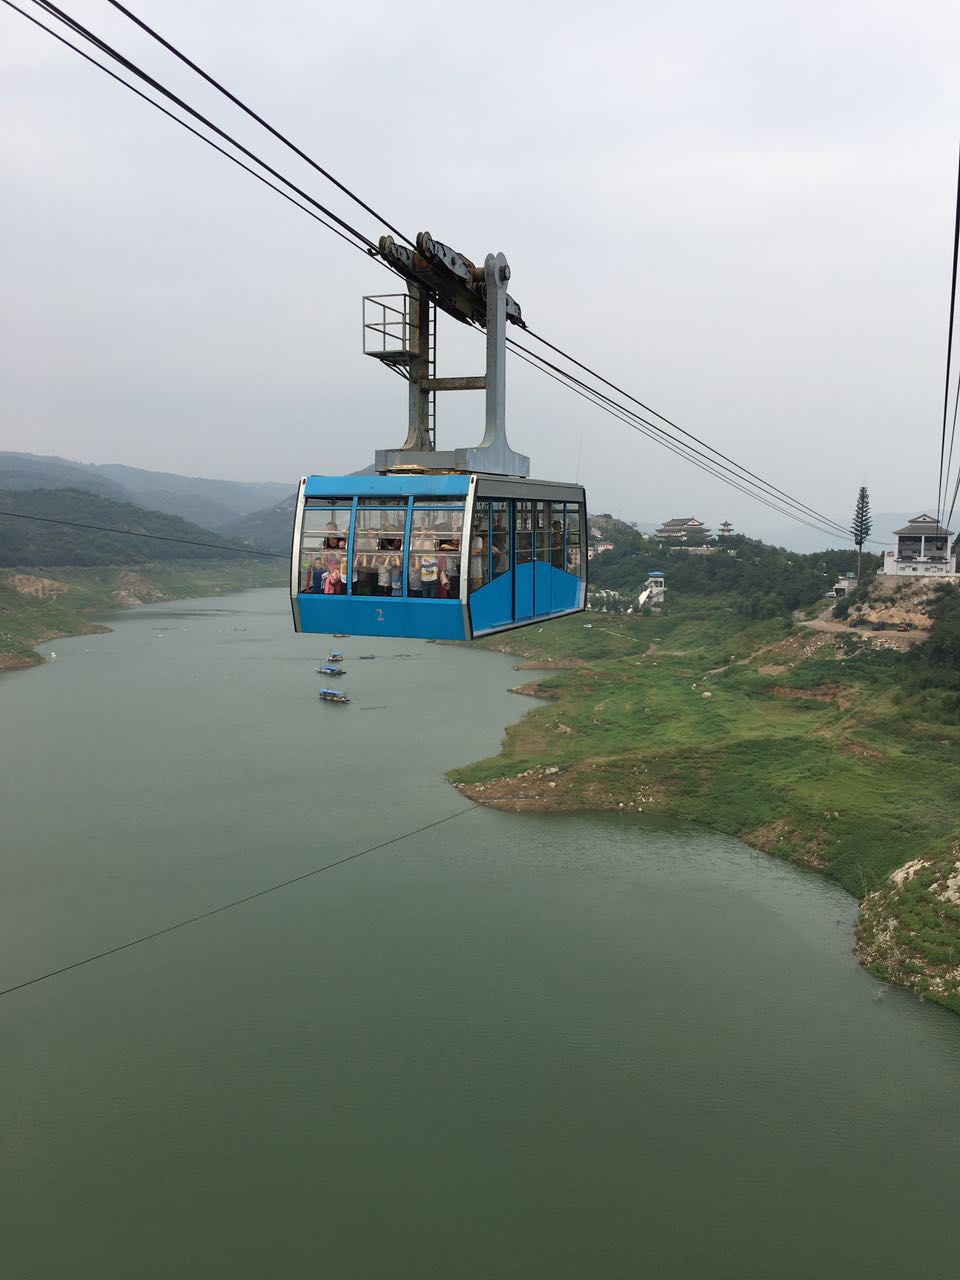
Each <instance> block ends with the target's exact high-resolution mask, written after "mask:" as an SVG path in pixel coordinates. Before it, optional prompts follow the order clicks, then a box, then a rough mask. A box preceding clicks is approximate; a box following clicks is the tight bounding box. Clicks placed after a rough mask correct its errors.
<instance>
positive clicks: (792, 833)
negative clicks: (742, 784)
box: [737, 819, 827, 871]
mask: <svg viewBox="0 0 960 1280" xmlns="http://www.w3.org/2000/svg"><path fill="white" fill-rule="evenodd" d="M737 838H738V839H739V840H743V841H744V843H745V844H749V845H752V847H753V848H754V849H759V850H760V851H761V852H762V853H771V854H773V855H774V856H775V857H777V858H785V859H787V860H788V861H789V862H793V863H796V864H797V865H799V866H802V867H812V868H813V869H815V870H817V871H824V870H825V869H826V867H827V863H826V862H825V860H824V859H823V857H822V856H821V855H822V851H823V846H824V841H825V840H826V832H825V831H816V832H810V831H800V830H798V829H797V828H796V827H793V826H791V825H790V823H789V822H786V821H785V820H783V819H778V820H777V821H775V822H767V823H765V824H764V825H763V826H762V827H757V828H756V829H755V830H753V831H743V832H741V833H740V834H739V836H738V837H737Z"/></svg>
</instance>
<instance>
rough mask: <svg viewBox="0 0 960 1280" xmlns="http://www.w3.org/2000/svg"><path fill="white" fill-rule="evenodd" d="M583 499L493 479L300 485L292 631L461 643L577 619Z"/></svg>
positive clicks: (550, 487) (373, 479)
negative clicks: (552, 620)
mask: <svg viewBox="0 0 960 1280" xmlns="http://www.w3.org/2000/svg"><path fill="white" fill-rule="evenodd" d="M585 520H586V511H585V505H584V495H583V490H582V489H581V488H580V487H579V486H577V485H561V484H548V483H545V482H541V481H530V480H511V479H509V478H508V477H505V476H495V475H445V476H406V477H404V476H307V477H306V478H305V479H304V480H302V481H301V484H300V492H299V496H298V501H297V523H296V529H295V534H294V537H295V542H296V546H297V547H298V548H299V553H298V555H297V557H296V560H295V563H294V569H293V579H292V582H291V592H292V596H293V610H294V619H295V624H296V628H297V630H298V631H311V632H330V631H333V630H334V628H337V629H338V630H345V631H347V632H349V633H350V634H352V635H363V636H369V635H381V636H411V637H419V638H423V639H432V640H472V639H473V638H474V637H475V636H482V635H489V634H490V633H491V632H494V631H506V630H509V629H510V628H512V627H518V626H525V625H528V624H530V623H532V622H540V621H543V620H544V619H545V618H556V617H560V616H562V615H563V614H567V613H576V612H578V611H579V610H581V609H583V607H584V596H585V591H586V582H585V578H584V564H585V560H586V555H585V550H584V525H585Z"/></svg>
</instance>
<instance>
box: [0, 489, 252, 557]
mask: <svg viewBox="0 0 960 1280" xmlns="http://www.w3.org/2000/svg"><path fill="white" fill-rule="evenodd" d="M0 511H9V512H14V513H17V514H21V515H30V516H41V517H45V518H47V519H50V520H66V521H75V522H77V523H78V524H90V525H101V526H105V527H108V528H115V529H122V530H129V531H131V532H132V533H146V534H151V535H154V536H153V537H149V538H144V537H140V538H138V537H131V536H129V534H127V533H104V532H101V531H98V530H93V529H77V528H67V527H65V526H63V525H58V524H44V523H41V522H39V521H33V520H23V519H15V518H12V517H4V516H0V566H3V567H7V568H23V567H39V566H43V565H107V564H109V565H132V564H142V563H143V562H144V561H164V560H177V561H199V560H209V559H211V558H212V557H214V556H216V557H217V558H223V559H238V558H243V559H245V558H246V557H245V556H242V555H240V553H237V552H232V551H228V550H226V549H225V550H223V551H220V550H219V547H221V546H222V547H224V548H226V547H227V546H228V540H227V539H226V538H221V537H220V536H218V535H217V534H216V533H212V532H211V531H210V530H209V529H203V528H201V527H200V526H199V525H195V524H191V523H190V522H189V521H186V520H181V519H180V518H179V517H178V516H171V515H167V514H165V513H164V512H160V511H147V510H145V509H144V508H143V507H140V506H134V505H133V504H132V503H128V502H115V501H113V500H112V499H110V498H102V497H98V496H97V495H96V494H93V493H89V492H84V491H82V490H77V489H18V490H13V491H10V490H8V491H6V492H2V491H0ZM158 535H162V536H164V537H169V538H171V539H181V540H182V541H179V542H176V541H170V542H166V541H161V540H156V538H157V536H158ZM192 542H201V543H205V544H207V545H206V546H192V545H189V544H190V543H192Z"/></svg>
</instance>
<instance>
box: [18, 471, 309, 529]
mask: <svg viewBox="0 0 960 1280" xmlns="http://www.w3.org/2000/svg"><path fill="white" fill-rule="evenodd" d="M12 489H82V490H86V491H87V492H89V493H95V494H97V495H98V496H99V497H102V498H109V499H111V500H112V501H114V502H132V503H135V504H136V505H137V506H139V507H146V508H147V509H148V510H150V511H163V512H166V513H167V514H168V515H173V516H179V517H180V518H181V519H183V520H189V521H190V522H191V523H192V524H197V525H201V526H202V527H203V528H204V529H213V530H220V529H224V528H226V527H227V526H229V525H234V524H236V522H237V521H238V520H240V519H241V518H242V517H244V516H248V515H250V514H251V513H252V512H256V511H261V510H263V509H264V508H269V507H272V506H273V505H274V504H276V503H278V502H281V501H282V500H284V499H286V498H289V496H290V495H291V493H293V492H294V491H295V489H296V483H295V482H292V483H290V484H277V483H274V482H272V481H263V482H249V483H247V482H243V481H239V480H208V479H205V478H203V477H201V476H180V475H175V474H172V473H170V472H165V471H145V470H143V469H141V468H140V467H125V466H122V465H120V464H119V463H83V462H71V461H70V460H68V459H66V458H46V457H41V456H39V455H37V454H33V453H4V452H0V490H12Z"/></svg>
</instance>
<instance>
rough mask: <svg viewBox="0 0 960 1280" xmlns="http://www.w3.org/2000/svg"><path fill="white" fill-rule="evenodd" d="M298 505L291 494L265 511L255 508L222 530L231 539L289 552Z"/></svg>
mask: <svg viewBox="0 0 960 1280" xmlns="http://www.w3.org/2000/svg"><path fill="white" fill-rule="evenodd" d="M296 505H297V495H296V493H291V494H289V495H288V496H287V497H286V498H284V499H283V501H282V502H278V503H277V504H276V505H275V506H272V507H267V509H266V510H265V511H254V512H252V513H251V514H250V515H248V516H244V517H243V519H242V520H235V521H233V523H232V524H228V525H225V526H224V527H223V529H221V531H220V532H221V533H222V534H223V536H224V537H225V538H229V539H230V541H231V542H240V543H247V544H249V545H250V546H251V547H258V548H259V549H260V550H261V551H273V552H276V553H277V554H279V555H289V554H290V541H291V538H292V536H293V516H294V511H295V509H296Z"/></svg>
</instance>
